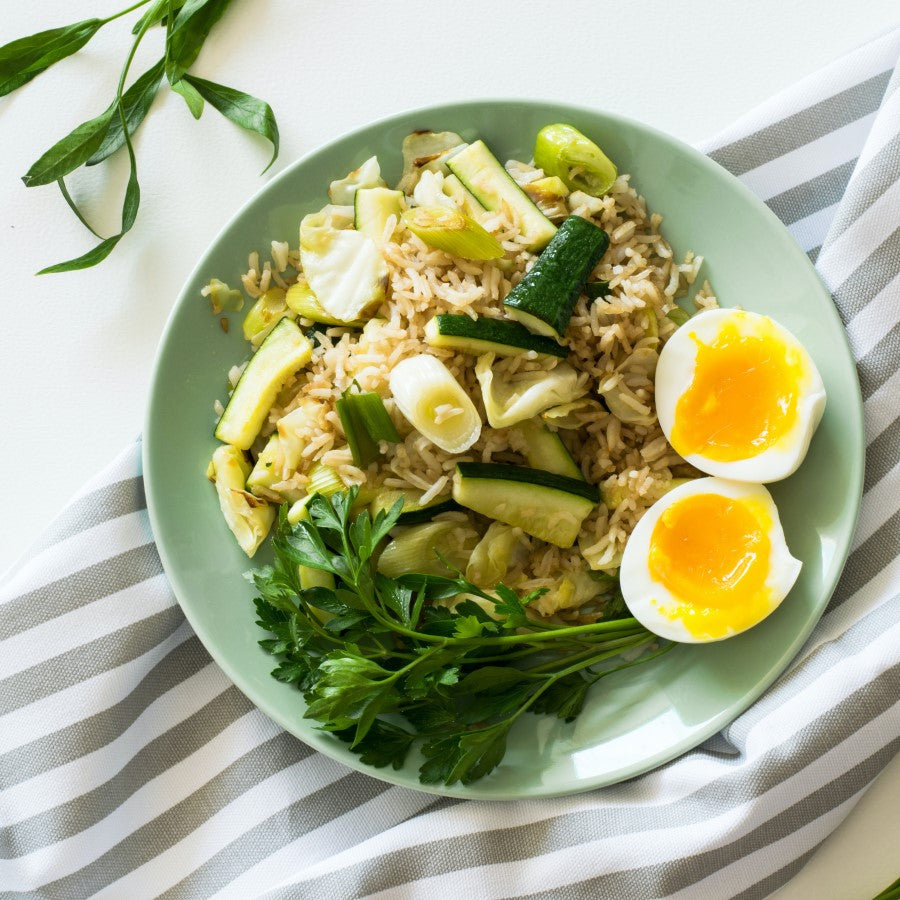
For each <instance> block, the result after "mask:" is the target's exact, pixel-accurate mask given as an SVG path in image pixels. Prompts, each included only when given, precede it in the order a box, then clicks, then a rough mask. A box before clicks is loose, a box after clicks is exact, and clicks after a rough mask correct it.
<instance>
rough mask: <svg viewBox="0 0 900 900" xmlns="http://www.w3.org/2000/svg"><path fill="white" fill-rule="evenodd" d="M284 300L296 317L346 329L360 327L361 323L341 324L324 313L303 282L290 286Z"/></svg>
mask: <svg viewBox="0 0 900 900" xmlns="http://www.w3.org/2000/svg"><path fill="white" fill-rule="evenodd" d="M284 299H285V302H286V303H287V305H288V307H289V308H290V309H292V310H293V311H294V312H295V313H297V315H298V316H303V318H304V319H311V320H312V321H313V322H319V323H320V324H322V325H338V326H340V325H343V326H345V327H347V328H360V327H362V324H363V323H362V322H360V321H354V322H342V321H341V320H340V319H336V318H335V317H334V316H331V315H329V314H328V313H327V312H325V310H324V309H323V308H322V304H321V303H319V301H318V299H317V297H316V295H315V294H314V293H313V289H312V288H311V287H310V286H309V285H308V284H307V283H306V282H305V281H298V282H297V283H296V284H292V285H291V286H290V287H289V288H288V289H287V294H285V297H284Z"/></svg>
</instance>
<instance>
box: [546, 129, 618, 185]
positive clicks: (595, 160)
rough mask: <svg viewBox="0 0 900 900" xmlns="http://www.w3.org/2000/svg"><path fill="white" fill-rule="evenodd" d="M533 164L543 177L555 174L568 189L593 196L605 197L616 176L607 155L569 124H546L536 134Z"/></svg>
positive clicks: (612, 164)
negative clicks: (541, 170) (541, 172)
mask: <svg viewBox="0 0 900 900" xmlns="http://www.w3.org/2000/svg"><path fill="white" fill-rule="evenodd" d="M534 164H535V165H536V166H538V167H539V168H541V169H543V170H544V174H545V175H558V176H559V177H560V178H562V180H563V181H564V182H565V184H566V187H568V188H569V189H570V190H573V191H584V193H586V194H590V195H591V196H592V197H600V196H602V195H603V194H605V193H606V192H607V191H608V190H609V189H610V188H611V187H612V184H613V182H614V181H615V180H616V177H617V176H618V174H619V173H618V170H617V169H616V167H615V164H614V163H613V162H612V161H611V160H610V159H609V158H608V157H607V156H606V154H605V153H604V152H603V151H602V150H601V149H600V148H599V147H598V146H597V145H596V144H595V143H594V142H593V141H592V140H591V139H590V138H587V137H585V136H584V135H583V134H582V133H581V132H580V131H578V129H577V128H573V127H572V126H571V125H562V124H559V125H547V126H545V127H544V128H542V129H541V130H540V131H539V132H538V136H537V140H536V141H535V144H534Z"/></svg>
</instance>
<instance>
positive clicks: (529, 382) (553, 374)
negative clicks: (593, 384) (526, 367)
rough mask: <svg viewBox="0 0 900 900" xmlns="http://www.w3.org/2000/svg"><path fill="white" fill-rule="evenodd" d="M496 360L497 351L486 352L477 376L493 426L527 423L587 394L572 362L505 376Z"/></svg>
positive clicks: (476, 369) (478, 367) (478, 366)
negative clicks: (496, 370)
mask: <svg viewBox="0 0 900 900" xmlns="http://www.w3.org/2000/svg"><path fill="white" fill-rule="evenodd" d="M493 362H494V354H493V353H485V354H484V355H483V356H479V357H478V362H477V363H476V364H475V377H476V378H477V379H478V383H479V384H480V385H481V398H482V400H483V401H484V408H485V412H487V417H488V422H490V424H491V427H492V428H507V427H508V426H510V425H515V424H516V423H517V422H523V421H525V419H530V418H532V417H533V416H536V415H538V414H539V413H541V412H543V411H544V410H545V409H549V408H550V407H552V406H559V405H560V404H561V403H568V402H570V401H572V400H575V399H576V398H578V397H580V396H581V395H582V394H584V393H585V388H583V387H579V385H578V373H577V372H576V371H575V370H574V369H573V368H572V367H571V366H570V365H569V364H568V363H560V364H559V365H558V366H557V367H556V368H555V369H551V370H550V371H549V372H545V371H542V370H541V371H537V372H522V373H516V375H514V376H512V377H511V378H505V377H504V376H502V375H498V374H497V373H495V372H494V370H493V369H492V368H491V366H492V365H493Z"/></svg>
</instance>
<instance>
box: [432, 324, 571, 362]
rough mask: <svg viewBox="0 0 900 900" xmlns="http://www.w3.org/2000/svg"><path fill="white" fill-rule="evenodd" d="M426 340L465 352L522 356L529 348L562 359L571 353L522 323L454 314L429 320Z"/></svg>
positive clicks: (434, 345)
mask: <svg viewBox="0 0 900 900" xmlns="http://www.w3.org/2000/svg"><path fill="white" fill-rule="evenodd" d="M425 343H426V344H430V345H431V346H432V347H449V348H451V349H452V350H461V351H462V352H463V353H475V354H480V353H496V354H497V356H519V355H520V354H522V353H527V352H528V351H529V350H533V351H534V352H535V353H538V354H540V355H541V356H557V357H559V358H560V359H565V358H566V357H567V356H568V355H569V351H568V349H567V348H566V347H563V346H561V345H560V344H558V343H557V342H556V341H554V340H553V339H552V338H548V337H543V336H541V335H536V334H532V333H531V332H530V331H529V330H528V329H527V328H526V327H525V326H524V325H520V324H519V323H518V322H510V321H508V320H506V319H488V318H479V319H472V318H470V317H469V316H463V315H452V314H444V315H439V316H435V317H434V318H433V319H431V320H430V321H429V322H428V324H427V325H426V326H425Z"/></svg>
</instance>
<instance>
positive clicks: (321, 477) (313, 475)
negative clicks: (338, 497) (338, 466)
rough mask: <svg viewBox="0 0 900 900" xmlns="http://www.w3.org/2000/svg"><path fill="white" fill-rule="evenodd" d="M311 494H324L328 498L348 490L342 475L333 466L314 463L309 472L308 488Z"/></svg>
mask: <svg viewBox="0 0 900 900" xmlns="http://www.w3.org/2000/svg"><path fill="white" fill-rule="evenodd" d="M306 489H307V492H308V493H310V494H324V495H325V496H326V497H329V496H331V495H332V494H336V493H337V492H338V491H345V490H347V485H346V484H344V482H343V481H342V480H341V477H340V475H338V473H337V472H335V470H334V469H332V468H331V466H326V465H325V464H324V463H321V462H317V463H313V465H312V468H311V469H310V470H309V483H308V484H307V486H306Z"/></svg>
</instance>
